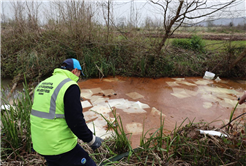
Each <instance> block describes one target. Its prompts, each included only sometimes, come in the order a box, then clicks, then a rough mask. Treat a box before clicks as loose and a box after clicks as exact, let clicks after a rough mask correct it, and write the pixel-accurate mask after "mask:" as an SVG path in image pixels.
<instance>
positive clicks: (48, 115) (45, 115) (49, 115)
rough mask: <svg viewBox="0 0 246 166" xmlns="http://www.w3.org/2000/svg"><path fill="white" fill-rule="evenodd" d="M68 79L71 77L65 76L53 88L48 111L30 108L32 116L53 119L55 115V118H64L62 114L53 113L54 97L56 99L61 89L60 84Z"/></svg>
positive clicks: (54, 106)
mask: <svg viewBox="0 0 246 166" xmlns="http://www.w3.org/2000/svg"><path fill="white" fill-rule="evenodd" d="M69 81H71V79H70V78H66V79H65V80H63V81H62V82H61V83H60V84H59V85H58V86H57V87H56V89H55V91H54V93H53V94H52V96H51V99H50V110H49V113H46V112H41V111H37V110H33V109H32V112H31V114H32V115H33V116H37V117H39V118H45V119H54V118H55V117H56V118H64V114H55V112H56V99H57V95H58V93H59V91H60V90H61V88H62V86H63V85H64V84H66V83H67V82H69Z"/></svg>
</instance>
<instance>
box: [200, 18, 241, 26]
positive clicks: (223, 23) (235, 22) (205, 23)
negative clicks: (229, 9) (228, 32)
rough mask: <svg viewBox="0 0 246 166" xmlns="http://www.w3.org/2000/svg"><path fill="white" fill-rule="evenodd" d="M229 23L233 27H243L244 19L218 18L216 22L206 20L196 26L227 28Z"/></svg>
mask: <svg viewBox="0 0 246 166" xmlns="http://www.w3.org/2000/svg"><path fill="white" fill-rule="evenodd" d="M230 23H232V25H233V26H238V25H245V24H246V17H239V18H219V19H216V20H207V21H203V22H200V23H198V24H196V25H197V26H204V27H206V26H208V25H214V26H228V25H229V24H230Z"/></svg>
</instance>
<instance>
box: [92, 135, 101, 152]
mask: <svg viewBox="0 0 246 166" xmlns="http://www.w3.org/2000/svg"><path fill="white" fill-rule="evenodd" d="M102 141H103V139H102V138H100V137H96V139H95V142H94V143H93V144H92V145H90V147H91V149H92V150H96V149H97V148H99V147H100V146H101V145H102Z"/></svg>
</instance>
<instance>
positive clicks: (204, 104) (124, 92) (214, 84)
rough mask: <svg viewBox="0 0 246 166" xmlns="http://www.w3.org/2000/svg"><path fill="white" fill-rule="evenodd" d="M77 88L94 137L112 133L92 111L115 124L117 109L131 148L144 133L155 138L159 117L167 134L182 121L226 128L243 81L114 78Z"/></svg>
mask: <svg viewBox="0 0 246 166" xmlns="http://www.w3.org/2000/svg"><path fill="white" fill-rule="evenodd" d="M79 86H80V88H81V97H82V98H83V101H82V105H83V107H84V115H85V119H86V121H87V122H88V123H87V124H88V126H89V128H90V129H91V130H92V131H93V130H94V129H95V130H96V135H98V136H101V137H106V136H107V135H109V134H110V132H108V133H106V130H107V123H106V122H105V121H104V120H103V118H102V117H101V116H100V115H98V114H96V113H95V112H98V113H101V114H102V115H104V116H105V117H106V118H107V119H108V120H110V121H113V120H114V119H112V118H113V115H112V113H111V110H112V109H113V110H116V113H117V115H120V117H121V119H122V122H123V126H124V129H125V132H126V133H132V136H131V142H132V146H133V148H135V147H137V146H138V145H139V142H140V137H141V135H142V132H143V130H144V132H146V131H148V130H150V131H149V133H153V132H154V131H155V130H156V129H157V128H158V127H159V126H160V116H161V112H162V117H163V118H164V119H165V121H164V128H165V131H166V133H169V132H170V131H172V130H173V129H174V128H175V125H180V124H181V123H182V122H183V121H184V120H185V119H186V118H187V119H188V120H185V123H184V124H186V123H188V122H189V120H190V121H193V120H194V122H200V121H204V122H213V123H212V124H213V125H214V126H216V127H220V126H222V125H223V124H225V123H228V122H229V117H230V114H231V111H232V110H233V109H234V107H235V106H236V104H237V99H238V97H240V96H241V95H242V94H243V92H244V90H246V81H245V80H229V79H221V80H219V81H215V80H209V79H203V78H200V77H187V78H159V79H152V78H131V77H118V76H117V77H110V78H103V79H89V80H83V81H81V82H79ZM93 111H95V112H93ZM245 111H246V104H243V105H238V106H237V108H236V112H235V114H234V117H236V116H238V115H240V114H242V113H244V112H245ZM105 133H106V134H105Z"/></svg>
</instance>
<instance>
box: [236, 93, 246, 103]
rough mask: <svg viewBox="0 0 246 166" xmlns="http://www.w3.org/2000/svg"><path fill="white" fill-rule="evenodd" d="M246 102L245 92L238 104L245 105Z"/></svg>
mask: <svg viewBox="0 0 246 166" xmlns="http://www.w3.org/2000/svg"><path fill="white" fill-rule="evenodd" d="M245 101H246V91H245V92H244V94H243V96H242V97H240V98H239V101H238V103H239V104H243V103H244V102H245Z"/></svg>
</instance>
